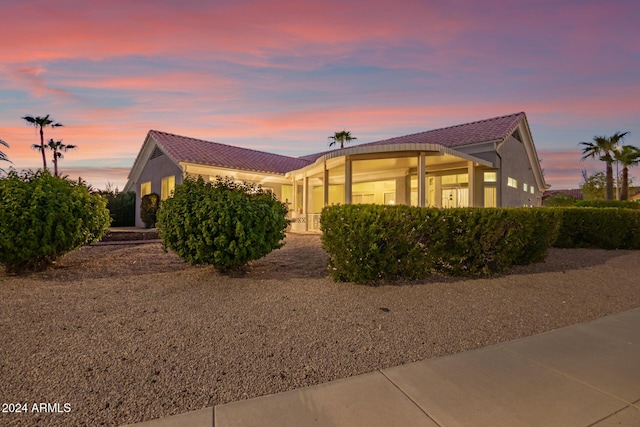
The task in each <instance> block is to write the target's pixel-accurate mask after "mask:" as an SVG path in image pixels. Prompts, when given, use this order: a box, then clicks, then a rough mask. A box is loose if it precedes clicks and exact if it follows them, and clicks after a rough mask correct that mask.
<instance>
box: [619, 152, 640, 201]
mask: <svg viewBox="0 0 640 427" xmlns="http://www.w3.org/2000/svg"><path fill="white" fill-rule="evenodd" d="M613 157H614V159H615V160H616V161H617V162H620V164H621V165H622V188H621V189H620V200H627V199H628V198H629V168H630V167H631V166H636V165H638V164H640V148H638V147H634V146H633V145H623V146H622V148H620V149H619V150H616V151H615V152H614V155H613Z"/></svg>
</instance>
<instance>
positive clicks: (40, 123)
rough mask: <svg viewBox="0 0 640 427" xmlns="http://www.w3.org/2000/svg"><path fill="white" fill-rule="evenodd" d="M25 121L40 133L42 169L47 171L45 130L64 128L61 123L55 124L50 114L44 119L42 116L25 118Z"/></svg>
mask: <svg viewBox="0 0 640 427" xmlns="http://www.w3.org/2000/svg"><path fill="white" fill-rule="evenodd" d="M22 119H23V120H25V121H26V122H27V124H29V125H30V126H33V127H35V128H36V129H38V130H39V131H40V148H39V150H40V153H42V168H43V169H44V170H47V158H46V156H45V155H44V150H45V145H44V128H45V127H47V126H49V127H52V128H56V127H61V126H64V125H63V124H61V123H57V122H55V121H54V120H53V119H52V118H49V114H47V115H46V116H44V117H40V116H36V117H33V116H24V117H22Z"/></svg>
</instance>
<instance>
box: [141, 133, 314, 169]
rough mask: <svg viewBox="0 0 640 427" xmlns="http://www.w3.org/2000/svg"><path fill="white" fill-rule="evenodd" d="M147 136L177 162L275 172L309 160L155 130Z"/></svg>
mask: <svg viewBox="0 0 640 427" xmlns="http://www.w3.org/2000/svg"><path fill="white" fill-rule="evenodd" d="M149 136H150V137H152V138H153V139H154V140H155V141H156V143H158V145H160V147H162V148H163V149H164V150H165V152H166V153H167V154H168V155H169V156H170V157H172V158H173V159H174V160H176V161H178V162H189V163H197V164H203V165H212V166H219V167H224V168H231V169H243V170H248V171H255V172H270V173H279V174H285V173H287V172H289V171H291V170H295V169H300V168H303V167H305V166H307V165H308V164H309V163H311V162H310V161H308V160H304V159H299V158H295V157H289V156H283V155H280V154H273V153H266V152H264V151H257V150H251V149H248V148H241V147H234V146H232V145H226V144H220V143H217V142H210V141H203V140H201V139H195V138H188V137H186V136H180V135H174V134H171V133H166V132H160V131H157V130H151V131H149Z"/></svg>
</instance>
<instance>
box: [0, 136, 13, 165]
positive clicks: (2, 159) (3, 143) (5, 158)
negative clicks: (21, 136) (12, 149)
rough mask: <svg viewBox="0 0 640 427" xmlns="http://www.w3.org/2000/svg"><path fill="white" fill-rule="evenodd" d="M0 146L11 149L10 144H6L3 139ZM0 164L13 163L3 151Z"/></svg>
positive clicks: (0, 155) (0, 152) (0, 154)
mask: <svg viewBox="0 0 640 427" xmlns="http://www.w3.org/2000/svg"><path fill="white" fill-rule="evenodd" d="M0 145H4V146H5V147H7V148H9V144H7V143H6V142H4V141H3V140H1V139H0ZM0 162H9V163H12V162H11V160H9V158H8V157H7V155H6V154H4V153H3V152H2V151H0ZM0 170H2V169H0Z"/></svg>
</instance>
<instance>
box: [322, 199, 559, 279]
mask: <svg viewBox="0 0 640 427" xmlns="http://www.w3.org/2000/svg"><path fill="white" fill-rule="evenodd" d="M320 227H321V230H322V232H323V235H322V242H323V246H324V248H325V250H326V251H327V253H328V254H329V271H330V273H331V275H332V276H333V278H334V279H336V280H341V281H352V282H357V283H375V282H377V281H380V280H394V279H399V278H401V279H417V278H423V277H425V276H427V275H429V274H432V273H438V274H450V275H464V276H478V275H488V274H492V273H496V272H500V271H503V270H504V269H506V268H509V267H510V266H512V265H517V264H528V263H531V262H536V261H541V260H543V259H544V256H545V254H546V251H547V249H548V248H549V247H550V246H551V244H552V243H553V242H554V241H555V240H556V237H557V232H558V227H559V214H558V213H557V212H555V211H553V210H544V209H525V208H520V209H484V208H465V209H430V208H416V207H410V206H380V205H339V206H330V207H325V208H324V209H323V211H322V216H321V218H320Z"/></svg>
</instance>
